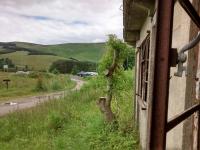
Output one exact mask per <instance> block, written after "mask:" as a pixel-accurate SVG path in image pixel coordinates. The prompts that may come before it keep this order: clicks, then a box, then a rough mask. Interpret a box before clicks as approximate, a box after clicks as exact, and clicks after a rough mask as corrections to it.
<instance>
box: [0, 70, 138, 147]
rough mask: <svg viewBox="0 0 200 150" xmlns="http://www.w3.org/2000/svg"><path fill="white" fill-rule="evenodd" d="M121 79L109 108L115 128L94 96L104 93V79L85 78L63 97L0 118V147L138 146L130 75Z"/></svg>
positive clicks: (129, 73) (97, 96)
mask: <svg viewBox="0 0 200 150" xmlns="http://www.w3.org/2000/svg"><path fill="white" fill-rule="evenodd" d="M125 77H126V78H125V79H124V90H122V92H123V93H121V97H120V99H118V98H117V97H115V100H114V101H113V108H114V111H115V113H117V117H118V123H119V127H118V128H113V126H112V125H107V124H106V123H105V122H104V119H103V116H102V114H101V113H100V111H99V109H98V107H97V105H96V100H97V99H98V98H99V97H100V96H103V95H104V94H105V93H104V92H105V81H103V80H102V79H101V78H94V79H90V80H88V81H87V82H88V83H87V84H85V85H84V87H83V88H82V89H81V90H80V91H74V92H70V93H68V94H67V96H66V97H65V98H64V99H61V100H56V101H49V102H46V103H44V104H42V105H40V106H38V107H35V108H32V109H29V110H25V111H19V112H15V113H14V114H10V115H9V116H6V117H3V118H1V119H0V149H2V150H12V149H15V150H29V149H31V150H47V149H48V150H89V149H91V150H93V149H95V150H129V149H130V150H132V149H138V140H137V133H136V132H135V130H134V128H133V121H132V114H133V113H132V111H133V108H132V93H133V88H132V87H133V86H132V75H131V72H128V73H127V74H126V75H125Z"/></svg>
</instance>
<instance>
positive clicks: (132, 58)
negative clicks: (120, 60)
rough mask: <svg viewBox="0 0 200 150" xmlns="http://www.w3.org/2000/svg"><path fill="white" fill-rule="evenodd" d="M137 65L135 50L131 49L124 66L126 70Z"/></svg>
mask: <svg viewBox="0 0 200 150" xmlns="http://www.w3.org/2000/svg"><path fill="white" fill-rule="evenodd" d="M134 66H135V51H134V49H130V51H129V53H128V56H127V58H126V59H125V61H124V64H123V67H124V69H125V70H128V69H133V67H134Z"/></svg>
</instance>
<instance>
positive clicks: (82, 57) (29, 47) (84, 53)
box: [0, 42, 105, 71]
mask: <svg viewBox="0 0 200 150" xmlns="http://www.w3.org/2000/svg"><path fill="white" fill-rule="evenodd" d="M13 44H14V46H13ZM104 46H105V43H68V44H59V45H39V44H33V43H22V42H15V43H0V59H1V58H9V59H11V60H12V62H13V63H14V64H15V65H16V66H17V67H21V68H24V67H25V66H26V65H27V66H28V67H29V69H31V70H37V71H41V70H42V71H43V70H48V69H49V67H50V65H51V64H52V63H53V62H55V61H57V60H63V59H65V60H79V61H90V62H95V63H97V62H99V60H100V58H101V57H102V55H103V53H104V51H105V50H104Z"/></svg>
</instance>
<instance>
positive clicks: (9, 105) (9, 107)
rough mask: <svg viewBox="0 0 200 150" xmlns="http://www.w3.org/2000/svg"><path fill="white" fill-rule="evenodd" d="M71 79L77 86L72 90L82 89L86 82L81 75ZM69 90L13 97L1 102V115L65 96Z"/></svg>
mask: <svg viewBox="0 0 200 150" xmlns="http://www.w3.org/2000/svg"><path fill="white" fill-rule="evenodd" d="M71 80H73V81H75V82H76V86H75V87H74V88H73V89H72V90H71V91H75V90H80V88H81V87H82V85H83V84H84V81H82V80H81V79H80V78H79V77H76V76H72V77H71ZM68 92H69V91H62V92H55V93H50V94H45V95H40V96H31V97H25V98H20V99H12V100H9V101H8V102H6V103H5V102H4V103H0V116H4V115H6V114H8V113H11V112H13V111H17V110H21V109H26V108H31V107H34V106H36V105H38V104H40V103H42V102H45V101H48V100H53V99H59V98H62V97H64V96H65V95H66V94H67V93H68Z"/></svg>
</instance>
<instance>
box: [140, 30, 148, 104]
mask: <svg viewBox="0 0 200 150" xmlns="http://www.w3.org/2000/svg"><path fill="white" fill-rule="evenodd" d="M149 47H150V35H149V34H148V35H147V37H146V38H145V40H144V41H143V42H142V44H141V45H140V47H139V62H138V63H139V77H138V79H139V83H138V95H139V96H140V98H141V99H142V100H143V101H145V102H146V101H147V87H148V68H149Z"/></svg>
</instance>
